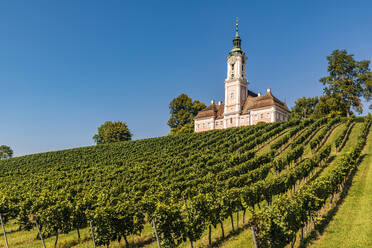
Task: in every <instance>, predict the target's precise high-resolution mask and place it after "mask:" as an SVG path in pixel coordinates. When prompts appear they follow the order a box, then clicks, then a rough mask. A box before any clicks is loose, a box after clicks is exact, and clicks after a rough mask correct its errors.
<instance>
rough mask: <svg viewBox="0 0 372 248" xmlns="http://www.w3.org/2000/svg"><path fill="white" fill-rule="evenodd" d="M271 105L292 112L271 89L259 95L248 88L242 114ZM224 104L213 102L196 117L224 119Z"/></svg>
mask: <svg viewBox="0 0 372 248" xmlns="http://www.w3.org/2000/svg"><path fill="white" fill-rule="evenodd" d="M269 106H277V107H279V108H281V109H282V110H284V111H286V112H288V113H290V110H289V109H288V107H287V104H286V103H284V102H282V101H280V100H279V99H278V98H276V97H275V96H274V95H273V94H272V93H271V91H270V92H267V93H266V95H263V96H258V95H257V94H256V93H254V92H252V91H250V90H248V98H247V99H246V100H245V102H244V104H243V108H242V111H241V114H249V113H250V111H251V110H253V109H257V108H263V107H269ZM224 109H225V105H224V104H211V105H209V106H208V107H206V108H205V109H203V110H201V111H199V112H198V114H197V115H196V116H195V118H194V119H200V118H208V117H214V118H215V119H222V118H223V113H224Z"/></svg>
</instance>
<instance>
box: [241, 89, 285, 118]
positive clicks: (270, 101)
mask: <svg viewBox="0 0 372 248" xmlns="http://www.w3.org/2000/svg"><path fill="white" fill-rule="evenodd" d="M269 106H277V107H279V108H281V109H283V110H284V111H287V112H288V113H289V112H290V110H289V109H288V107H287V104H285V103H284V102H282V101H280V100H279V99H278V98H276V97H275V96H274V95H273V94H272V93H271V91H268V92H267V93H266V95H263V96H257V97H250V96H249V94H248V98H247V99H246V101H245V103H244V105H243V109H242V114H248V113H249V112H250V110H252V109H258V108H263V107H269Z"/></svg>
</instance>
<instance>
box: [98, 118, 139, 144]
mask: <svg viewBox="0 0 372 248" xmlns="http://www.w3.org/2000/svg"><path fill="white" fill-rule="evenodd" d="M93 139H94V141H95V142H96V143H97V144H106V143H113V142H119V141H126V140H131V139H132V133H131V132H130V130H129V128H128V126H127V124H125V123H124V122H121V121H115V122H112V121H106V122H105V123H104V124H102V125H101V126H100V127H99V128H98V133H97V134H95V135H94V136H93Z"/></svg>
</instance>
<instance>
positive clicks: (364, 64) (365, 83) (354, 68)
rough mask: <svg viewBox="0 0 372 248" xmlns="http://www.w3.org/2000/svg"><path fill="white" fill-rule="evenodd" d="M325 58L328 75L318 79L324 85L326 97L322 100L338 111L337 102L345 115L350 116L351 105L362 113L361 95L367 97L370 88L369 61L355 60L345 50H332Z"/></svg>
mask: <svg viewBox="0 0 372 248" xmlns="http://www.w3.org/2000/svg"><path fill="white" fill-rule="evenodd" d="M327 60H328V72H329V75H328V76H326V77H323V78H321V79H320V82H321V83H322V84H323V85H324V86H325V87H324V94H325V95H326V96H327V97H328V100H326V99H325V100H324V102H327V103H332V105H330V106H331V107H332V108H331V111H332V110H333V111H335V110H336V111H338V108H337V105H338V104H337V103H339V104H341V105H339V106H342V107H343V108H344V111H343V112H344V113H345V114H346V116H350V114H351V111H350V108H351V107H352V108H354V109H355V110H356V111H357V112H358V113H362V102H361V97H362V96H363V97H365V98H366V99H369V98H370V96H371V90H372V89H371V87H370V86H371V81H372V73H371V71H370V68H369V64H370V61H368V60H363V61H356V60H355V59H354V55H352V54H348V53H347V51H346V50H335V51H333V52H332V54H331V55H330V56H328V57H327ZM321 101H322V99H321ZM324 107H325V106H324ZM333 107H336V108H335V109H334V108H333ZM322 108H323V106H322Z"/></svg>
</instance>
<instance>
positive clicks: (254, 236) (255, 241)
mask: <svg viewBox="0 0 372 248" xmlns="http://www.w3.org/2000/svg"><path fill="white" fill-rule="evenodd" d="M251 230H252V236H253V242H254V247H255V248H258V244H257V240H256V233H255V232H254V227H253V225H252V226H251Z"/></svg>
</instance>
